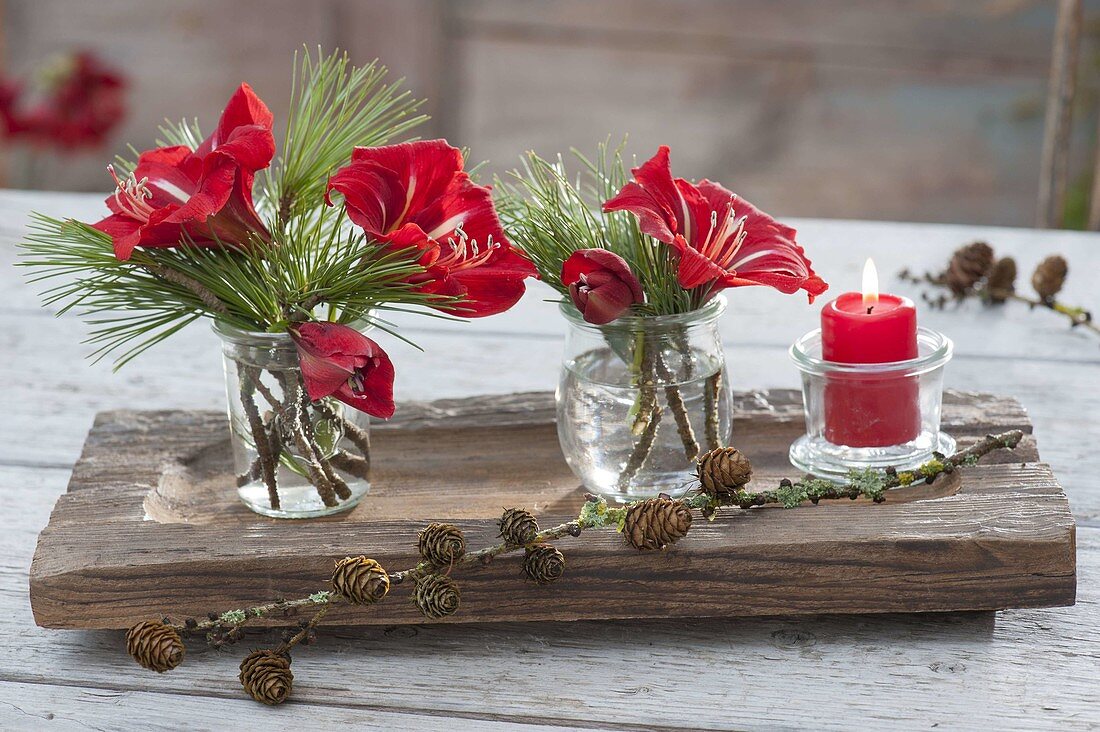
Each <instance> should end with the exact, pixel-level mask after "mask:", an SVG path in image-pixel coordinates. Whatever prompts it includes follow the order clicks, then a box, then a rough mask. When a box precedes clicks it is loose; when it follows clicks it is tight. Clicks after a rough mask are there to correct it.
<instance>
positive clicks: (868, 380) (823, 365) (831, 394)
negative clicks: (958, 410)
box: [790, 328, 955, 481]
mask: <svg viewBox="0 0 1100 732" xmlns="http://www.w3.org/2000/svg"><path fill="white" fill-rule="evenodd" d="M952 349H953V344H952V343H951V339H949V338H948V337H947V336H945V335H943V334H942V333H937V332H936V331H934V330H929V329H928V328H918V329H917V357H916V358H911V359H908V360H906V361H894V362H891V363H869V364H843V363H834V362H832V361H825V360H823V359H822V358H821V329H820V328H818V329H816V330H812V331H810V332H809V333H807V334H806V335H804V336H802V337H801V338H799V339H798V340H797V341H795V343H794V345H793V346H791V350H790V356H791V359H792V360H793V361H794V363H795V366H797V367H798V369H799V371H801V372H802V402H803V407H804V411H805V415H806V434H804V435H803V436H801V437H799V438H798V439H797V440H795V442H794V444H792V445H791V449H790V460H791V464H792V465H793V466H794V467H796V468H798V469H799V470H802V471H804V472H806V473H810V474H812V475H816V476H819V477H822V478H831V479H835V480H838V481H845V480H847V479H848V474H849V472H850V471H852V470H863V469H866V468H872V469H875V470H884V469H886V468H895V469H897V470H910V469H913V468H916V467H918V466H919V465H921V464H922V463H925V462H927V461H929V460H931V459H932V457H933V453H935V452H939V453H942V454H944V455H950V454H952V453H953V452H955V440H954V439H953V438H952V437H951V436H950V435H948V434H946V433H944V432H941V431H940V408H941V405H942V403H943V369H944V367H945V366H946V365H947V362H948V361H950V360H951V353H952ZM838 419H844V420H859V421H860V427H861V429H860V430H858V431H857V432H858V433H859V434H861V435H864V436H865V435H873V434H874V433H875V426H876V425H881V424H883V423H884V422H886V421H888V420H889V421H894V422H896V421H897V420H901V421H903V423H905V424H908V423H911V424H912V428H911V431H910V430H909V429H908V428H907V427H906V428H905V429H902V430H901V431H902V432H909V434H911V435H912V439H910V440H907V441H905V442H902V443H900V444H879V443H877V442H875V441H874V440H867V439H865V440H864V441H862V442H860V443H859V444H839V443H840V442H841V440H838V438H837V435H838V434H850V433H851V432H852V430H840V429H836V428H835V427H836V425H832V424H831V422H835V421H836V420H838ZM895 426H896V425H891V429H886V430H884V432H886V433H891V434H892V433H894V432H897V431H898V430H896V429H893V427H895Z"/></svg>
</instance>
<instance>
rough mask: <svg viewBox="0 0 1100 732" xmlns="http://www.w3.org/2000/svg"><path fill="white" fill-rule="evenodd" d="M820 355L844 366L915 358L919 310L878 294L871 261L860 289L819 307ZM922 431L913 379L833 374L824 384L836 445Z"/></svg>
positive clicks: (894, 441)
mask: <svg viewBox="0 0 1100 732" xmlns="http://www.w3.org/2000/svg"><path fill="white" fill-rule="evenodd" d="M821 356H822V358H824V359H825V360H826V361H832V362H834V363H843V364H871V363H888V362H892V361H904V360H907V359H910V358H916V357H917V309H916V306H914V305H913V301H912V300H910V299H909V298H907V297H898V296H897V295H888V294H880V293H879V291H878V273H877V272H876V271H875V264H874V262H872V261H871V260H870V259H868V260H867V264H866V265H865V266H864V268H863V292H846V293H844V294H843V295H841V296H840V297H838V298H837V299H835V300H833V301H832V302H830V303H828V304H827V305H826V306H825V307H824V308H823V309H822V311H821ZM919 434H920V390H919V384H918V383H917V380H916V379H915V378H898V377H896V376H895V377H883V376H879V377H876V376H874V375H870V374H868V375H863V374H834V375H833V376H831V377H830V379H829V381H828V382H827V383H826V385H825V439H826V440H828V441H829V442H831V443H833V444H834V445H847V446H849V447H884V446H887V445H898V444H901V443H904V442H909V441H910V440H913V439H916V437H917V436H918V435H919Z"/></svg>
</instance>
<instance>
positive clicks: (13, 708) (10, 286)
mask: <svg viewBox="0 0 1100 732" xmlns="http://www.w3.org/2000/svg"><path fill="white" fill-rule="evenodd" d="M32 209H36V210H40V211H45V212H49V213H52V214H55V215H66V216H73V217H76V218H83V219H85V220H93V219H95V218H98V216H99V213H100V211H101V210H102V199H101V197H99V196H87V195H74V194H54V193H38V192H12V191H7V192H0V261H2V263H3V265H4V266H3V267H0V292H3V293H4V298H3V300H2V302H0V344H2V347H3V354H4V358H3V359H2V360H0V383H3V384H4V387H5V390H4V394H5V396H4V398H3V400H2V402H3V405H4V408H3V412H2V415H3V416H2V417H0V728H2V729H5V730H7V729H35V730H37V729H52V728H64V729H68V728H84V727H91V728H96V729H100V728H110V729H118V728H126V729H130V728H134V729H179V728H181V727H187V728H189V729H207V728H210V729H228V728H233V727H244V728H250V727H260V726H262V727H264V728H266V729H272V730H273V729H298V730H301V729H314V728H331V727H334V726H335V725H337V724H340V723H351V724H353V725H355V727H357V728H363V729H374V728H378V729H395V728H417V729H440V730H454V729H490V730H495V729H500V730H504V729H514V728H517V727H519V726H521V725H522V727H523V728H531V729H540V728H541V729H555V730H560V729H574V728H600V729H603V728H610V729H635V728H651V729H669V730H672V729H685V728H700V729H730V728H751V729H776V728H805V727H809V728H816V729H844V730H849V729H853V728H854V729H890V730H896V729H928V728H933V727H938V728H941V729H970V728H985V729H998V730H1000V729H1021V730H1024V729H1026V730H1034V729H1094V728H1098V727H1100V693H1098V688H1100V686H1098V680H1100V636H1098V630H1100V628H1098V625H1100V607H1098V602H1100V586H1098V584H1097V580H1098V578H1100V478H1098V477H1097V476H1100V448H1098V447H1097V443H1098V442H1100V440H1098V439H1097V438H1100V339H1097V338H1095V337H1093V336H1092V335H1091V334H1089V333H1086V332H1083V331H1082V332H1070V331H1068V330H1067V329H1066V327H1065V325H1064V323H1063V321H1062V320H1061V319H1059V318H1058V317H1057V316H1055V315H1054V314H1052V313H1049V312H1029V311H1028V310H1027V308H1026V307H1023V306H1017V305H1015V304H1010V305H1008V306H1005V307H1003V308H998V309H996V310H983V309H982V308H981V307H979V306H978V305H977V304H976V303H968V304H966V305H964V306H962V307H960V308H958V309H955V308H949V309H948V310H947V311H945V312H930V311H928V310H927V309H924V312H922V314H921V322H922V323H923V324H924V325H927V326H930V327H933V328H937V329H940V330H943V331H945V332H946V333H947V334H948V335H950V336H951V337H952V338H954V340H955V344H956V355H955V359H954V361H953V362H952V363H951V364H950V365H949V367H948V371H947V385H948V386H949V387H951V388H955V389H965V390H974V391H990V392H996V393H1001V394H1009V395H1013V396H1016V397H1017V398H1019V399H1020V401H1021V402H1023V404H1024V406H1025V407H1026V408H1027V409H1028V410H1029V412H1030V413H1031V416H1032V418H1033V421H1034V424H1035V433H1036V436H1037V438H1038V442H1039V449H1040V452H1041V454H1042V456H1043V458H1044V459H1045V460H1046V461H1048V462H1049V463H1050V464H1051V465H1052V466H1053V468H1054V470H1055V473H1056V474H1057V475H1058V477H1059V478H1060V479H1061V482H1062V484H1063V486H1064V487H1065V490H1066V492H1067V493H1068V495H1069V499H1070V503H1071V505H1072V507H1073V510H1074V513H1075V516H1076V518H1077V521H1078V533H1077V539H1078V567H1079V575H1078V599H1077V605H1076V606H1075V607H1070V608H1060V609H1051V610H1026V611H1024V610H1020V611H1012V610H1010V611H1005V612H1000V613H996V614H989V613H972V614H966V613H953V614H944V615H880V616H851V617H836V616H823V617H814V618H799V619H784V618H773V619H753V620H743V619H739V618H722V619H708V620H690V621H662V622H637V621H631V622H583V623H562V624H553V623H536V624H518V623H517V624H506V625H449V626H446V625H445V626H427V625H425V626H415V627H392V628H387V627H380V628H368V629H357V630H354V631H351V630H344V631H333V630H330V629H324V630H323V632H322V633H321V636H320V638H321V639H320V642H319V643H318V645H317V646H312V647H309V648H305V649H302V650H301V651H300V652H298V653H296V654H295V659H294V668H295V671H296V672H297V674H298V677H299V680H298V683H296V685H295V690H294V696H293V699H292V701H291V702H288V703H287V704H286V705H284V706H282V707H278V708H266V707H262V706H260V705H258V704H256V703H255V702H252V701H251V700H249V699H247V698H246V697H245V696H244V694H243V693H242V691H241V690H240V688H239V686H238V684H237V682H236V679H235V676H236V672H237V664H238V662H239V656H240V655H241V650H242V649H241V648H240V647H238V648H236V649H233V651H232V652H228V653H222V652H218V651H214V650H210V649H207V648H203V647H199V648H196V649H194V650H193V652H192V653H191V654H190V655H189V656H188V662H187V663H185V664H184V665H183V666H181V667H180V668H178V669H177V670H175V671H173V672H172V673H170V674H165V675H161V676H158V675H154V674H151V673H149V672H147V671H145V670H144V669H141V668H139V667H138V666H137V665H136V664H134V663H132V662H131V661H130V660H129V659H128V658H127V657H126V656H125V653H124V650H123V646H122V637H121V634H120V633H115V632H75V631H47V630H43V629H40V628H37V627H36V626H35V625H34V622H33V620H32V617H31V611H30V606H29V602H28V598H27V570H28V567H29V565H30V561H31V555H32V553H33V550H34V544H35V538H36V536H37V534H38V532H39V531H40V530H41V529H42V527H43V526H45V524H46V521H47V518H48V517H49V513H50V509H51V507H52V506H53V503H54V501H55V500H56V498H57V497H58V495H59V494H60V493H62V492H63V491H64V490H65V486H66V483H67V481H68V478H69V472H70V468H71V465H72V463H73V462H74V461H75V459H76V457H77V455H78V454H79V451H80V447H81V444H82V442H83V439H84V435H85V434H86V432H87V430H88V428H89V426H90V425H91V422H92V417H93V415H94V414H95V413H96V412H97V411H99V410H103V409H112V408H120V407H128V408H150V409H154V408H190V407H198V408H215V409H218V408H222V405H223V400H224V393H223V384H222V373H221V357H220V353H219V349H218V344H217V341H216V339H215V337H214V336H213V334H212V333H211V332H210V331H209V330H208V329H207V328H205V327H202V326H193V327H191V328H190V329H188V330H186V331H184V332H183V333H181V334H179V335H178V336H177V337H175V338H173V339H172V340H170V341H168V342H167V343H165V344H163V345H161V346H159V347H158V348H157V349H154V351H152V352H150V353H148V354H146V355H145V356H143V357H141V358H140V359H138V360H137V361H136V362H134V363H132V364H131V365H129V366H128V367H126V368H125V369H123V370H122V371H121V372H119V373H112V372H111V368H110V365H109V364H102V363H101V364H97V365H90V364H89V363H88V362H87V361H86V360H84V358H83V356H84V354H85V353H86V352H87V350H88V349H87V347H86V346H83V345H81V343H80V341H81V340H82V337H83V335H84V332H85V331H84V326H83V325H82V324H81V323H80V322H79V320H78V319H77V318H76V317H73V316H65V317H63V318H60V319H54V318H52V317H51V315H50V313H48V312H47V311H45V310H43V309H41V308H40V307H39V305H38V300H37V296H36V292H35V289H34V288H33V287H30V286H28V285H26V284H25V283H24V282H22V281H21V280H22V274H23V273H22V272H21V271H19V270H16V269H15V268H14V267H12V266H11V264H12V263H13V262H14V261H15V260H16V258H17V256H16V250H15V242H17V241H18V240H19V239H20V238H21V236H22V234H23V227H24V225H25V222H26V216H27V212H28V211H30V210H32ZM794 223H795V224H796V225H797V226H798V228H799V230H800V237H799V239H800V241H801V242H803V243H804V245H805V246H806V247H807V249H808V250H809V252H810V254H811V256H812V257H813V259H814V263H815V266H816V268H817V270H818V272H819V273H820V274H822V275H823V276H824V277H825V278H826V279H827V280H828V281H830V282H831V283H832V284H833V286H834V291H835V292H839V291H843V290H848V289H857V288H858V284H859V273H860V269H861V267H862V264H863V259H864V258H865V257H866V256H867V255H868V254H872V255H874V257H875V259H876V261H877V263H878V265H879V269H880V272H882V273H883V288H884V290H889V291H894V292H900V293H904V294H910V295H914V296H916V295H917V294H918V293H917V291H915V290H914V289H913V288H912V287H911V286H908V285H903V284H900V283H899V282H898V281H897V280H896V279H894V278H893V277H892V273H893V272H896V271H898V270H899V269H900V268H901V267H902V266H904V265H908V266H911V267H913V268H914V269H918V270H922V271H923V270H924V269H926V268H935V267H938V266H940V264H941V263H942V262H944V261H946V258H947V256H948V254H949V253H950V252H951V251H952V249H953V248H954V247H956V246H958V245H959V244H962V243H964V242H967V241H969V240H972V239H975V238H983V239H986V240H988V241H989V242H991V243H992V244H993V245H994V247H995V248H996V249H997V250H998V251H999V252H1001V253H1004V254H1008V253H1011V254H1012V255H1014V256H1015V257H1016V258H1017V261H1018V262H1019V264H1020V268H1021V271H1022V272H1025V273H1027V272H1030V270H1031V268H1032V267H1033V266H1034V264H1035V263H1036V262H1038V261H1039V260H1040V259H1041V258H1042V257H1043V256H1046V255H1047V254H1051V253H1061V254H1063V255H1065V256H1066V257H1067V258H1068V260H1069V262H1070V265H1071V268H1070V269H1071V274H1070V278H1069V282H1068V285H1067V287H1066V290H1065V299H1066V301H1067V302H1071V303H1076V304H1081V305H1084V306H1087V307H1091V308H1092V309H1093V310H1094V311H1100V294H1098V290H1097V289H1096V287H1095V283H1094V281H1093V277H1095V274H1096V273H1097V272H1098V271H1100V235H1096V234H1082V233H1071V232H1040V231H1032V230H1023V229H1004V228H990V227H967V226H953V225H952V226H948V225H926V224H921V225H917V224H904V223H883V222H866V221H827V220H803V221H795V222H794ZM549 295H550V291H549V290H548V289H546V288H544V287H543V286H541V285H540V286H536V287H532V288H531V290H530V292H529V293H528V295H527V297H525V298H524V300H523V301H522V302H521V303H520V304H519V306H517V307H516V308H514V309H513V310H512V311H510V312H508V313H506V314H504V315H502V316H498V317H495V318H489V319H486V320H482V321H474V322H471V323H468V324H462V323H445V322H439V321H433V320H430V319H426V318H419V319H417V318H401V319H399V322H400V324H401V325H402V333H403V334H404V335H406V336H408V337H410V338H412V339H413V340H414V341H416V342H417V343H419V344H420V345H421V346H422V347H423V348H424V349H425V350H426V352H425V353H419V352H417V351H415V350H413V349H412V348H410V347H408V346H405V345H403V344H401V343H399V342H396V341H393V340H392V339H387V340H386V342H385V344H384V346H385V347H386V348H387V349H388V350H389V352H390V354H391V355H392V357H393V359H394V362H395V365H396V367H397V384H396V389H397V394H398V398H399V399H400V398H405V399H432V398H438V397H448V396H468V395H473V394H480V393H504V392H511V391H526V390H539V389H547V388H552V387H553V386H554V385H555V383H556V379H557V371H558V361H559V355H560V354H559V351H560V346H561V338H562V333H563V330H564V323H563V322H562V320H561V319H560V317H559V316H558V315H557V313H556V312H555V306H554V305H552V304H549V303H547V302H545V301H544V300H545V298H547V297H548V296H549ZM729 296H730V309H729V312H728V313H727V315H726V316H725V318H724V320H723V324H722V329H723V337H724V341H725V346H726V352H727V357H728V359H729V363H730V368H731V373H732V379H733V382H734V383H733V386H734V388H738V389H751V388H761V389H763V388H768V387H795V386H797V383H798V379H797V374H796V372H795V369H794V367H793V366H792V365H791V364H790V362H789V361H788V358H787V354H786V350H787V348H788V346H789V345H790V343H791V341H792V340H793V339H794V338H795V337H797V336H798V335H800V334H802V333H803V332H804V331H806V330H808V329H809V328H811V327H813V326H814V325H815V320H816V313H817V308H816V307H814V308H810V307H807V306H806V304H805V300H804V299H803V298H800V297H784V296H781V295H779V294H778V293H774V292H771V291H766V290H764V289H761V288H755V289H743V290H737V291H731V292H730V293H729ZM734 441H735V442H736V435H735V436H734ZM471 449H492V446H491V445H484V446H477V445H473V446H471ZM266 642H268V639H267V638H263V637H260V636H259V635H257V636H254V637H249V638H248V639H247V640H246V641H245V645H247V646H250V647H260V646H262V645H264V644H265V643H266Z"/></svg>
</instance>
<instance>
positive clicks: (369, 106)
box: [23, 54, 536, 516]
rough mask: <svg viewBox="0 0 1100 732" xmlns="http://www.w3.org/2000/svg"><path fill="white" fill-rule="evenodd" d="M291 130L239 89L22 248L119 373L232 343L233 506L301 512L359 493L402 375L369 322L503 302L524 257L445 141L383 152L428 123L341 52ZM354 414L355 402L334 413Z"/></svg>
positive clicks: (326, 62) (124, 163) (523, 272)
mask: <svg viewBox="0 0 1100 732" xmlns="http://www.w3.org/2000/svg"><path fill="white" fill-rule="evenodd" d="M295 74H296V79H295V85H294V89H295V94H294V98H293V100H292V112H291V115H290V118H289V120H288V123H287V132H286V137H285V139H284V140H283V143H282V146H281V149H279V150H277V146H276V142H275V137H274V135H273V132H272V127H273V122H274V119H273V115H272V113H271V111H270V110H269V109H268V108H267V106H266V105H265V104H264V103H263V101H262V100H261V99H260V98H259V97H258V96H257V95H256V93H255V92H254V91H253V90H252V88H251V87H249V86H248V84H242V85H241V86H240V87H239V88H238V89H237V90H236V91H235V92H234V94H233V96H232V97H231V98H230V99H229V102H228V103H227V104H226V106H225V110H224V111H223V113H222V115H221V118H220V119H219V120H218V124H217V126H216V127H215V128H214V130H213V131H212V132H210V133H209V134H207V135H203V134H202V133H201V132H200V130H199V128H198V127H197V124H192V123H186V122H184V123H180V124H176V125H168V126H166V127H164V128H162V130H161V132H162V136H163V139H162V140H161V141H158V146H157V147H156V148H154V149H152V150H146V151H145V152H142V153H141V154H140V155H138V157H137V159H136V160H119V161H117V163H115V164H112V165H108V166H107V169H108V171H109V173H110V176H111V178H112V180H113V183H114V186H115V190H114V192H113V193H112V194H111V195H110V196H108V198H107V207H108V209H109V212H108V214H107V215H106V216H104V218H102V219H101V220H99V221H96V222H92V223H83V222H78V221H73V220H58V219H53V218H50V217H47V216H36V218H35V220H34V223H33V225H32V232H31V234H30V236H29V237H28V240H27V241H26V242H25V244H24V245H23V248H24V250H25V254H26V259H25V261H24V262H23V264H25V265H27V266H30V267H32V268H34V270H35V274H34V276H33V278H32V279H33V280H35V281H42V280H56V281H57V283H58V284H56V285H55V286H53V287H52V288H51V289H49V290H47V291H46V303H47V304H60V305H61V306H62V307H63V309H66V310H67V309H70V308H77V309H79V310H81V311H83V312H84V313H86V314H88V316H89V318H88V321H89V323H90V324H91V326H92V333H91V337H90V341H91V342H92V343H93V344H95V345H96V346H97V350H96V351H95V354H94V355H96V356H97V357H102V356H104V355H107V354H115V355H117V357H118V364H119V365H121V364H123V363H125V362H126V361H128V360H129V359H131V358H133V357H134V356H136V355H137V354H139V353H140V352H142V351H143V350H144V349H146V348H148V347H150V346H152V345H154V344H156V343H159V342H160V341H162V340H164V339H165V338H167V337H169V336H171V335H172V334H173V333H175V332H177V331H178V330H180V329H181V328H182V327H184V326H185V325H187V324H188V323H191V322H193V321H195V320H197V319H200V318H207V319H210V320H212V321H213V323H214V326H215V330H216V331H217V333H218V334H219V336H221V338H222V340H223V342H224V352H225V355H226V373H227V379H228V382H227V384H228V388H229V396H230V400H229V401H230V417H231V429H232V435H233V439H234V448H235V449H234V453H235V456H236V458H237V467H238V469H239V471H240V475H239V477H238V485H239V489H240V493H241V496H242V498H243V499H244V500H245V502H246V503H248V504H249V505H250V506H251V507H252V508H253V509H254V510H258V511H260V512H263V513H268V514H270V515H276V516H305V515H317V514H322V513H326V512H330V511H331V510H334V509H341V508H346V507H348V506H350V505H353V504H354V502H355V501H356V500H357V499H358V497H360V496H361V495H362V494H363V493H365V492H366V490H367V487H368V482H367V478H368V471H369V467H370V461H369V460H370V456H369V439H368V437H367V432H366V416H365V415H373V416H375V417H380V418H388V417H389V416H391V415H392V414H393V412H394V402H393V380H394V369H393V365H392V363H391V362H390V359H389V357H388V356H387V354H386V352H385V350H383V348H382V347H381V345H380V344H379V343H378V342H377V341H376V340H375V339H374V337H372V335H373V333H372V335H368V334H367V333H368V332H371V331H373V330H378V331H382V332H389V333H392V329H391V327H390V326H389V325H388V324H387V323H386V321H385V320H383V319H382V318H381V317H380V314H381V313H384V312H385V311H387V310H406V309H408V308H413V309H420V310H422V311H425V312H430V311H437V312H442V313H445V314H447V315H450V316H456V317H483V316H487V315H492V314H494V313H499V312H502V311H504V310H507V309H508V308H510V307H511V306H512V305H514V304H515V303H516V301H517V300H519V298H520V297H521V296H522V294H523V291H524V279H525V278H527V277H532V276H535V275H536V271H535V268H534V266H533V265H532V264H531V263H530V262H529V261H528V260H527V259H525V258H524V257H523V256H522V255H521V254H519V253H518V252H517V251H516V250H514V249H513V248H512V247H511V246H510V244H509V242H508V239H507V237H506V236H505V234H504V231H503V230H502V228H501V224H500V220H499V219H498V217H497V214H496V211H495V209H494V207H493V201H492V197H491V193H490V190H489V188H488V187H487V186H483V185H479V184H478V183H477V182H476V181H474V180H473V179H472V178H471V177H470V175H469V174H468V173H467V172H466V171H465V170H464V159H463V155H462V153H461V152H460V151H459V150H458V149H456V148H454V147H452V146H450V145H449V144H448V143H447V142H446V141H444V140H429V141H413V142H403V143H399V144H387V143H389V141H390V140H392V139H394V138H397V137H399V136H401V135H403V134H405V133H406V132H408V131H409V130H410V129H412V128H413V127H415V126H416V125H417V124H419V123H420V122H421V121H423V120H424V117H422V116H414V112H415V109H416V107H417V106H418V102H415V101H413V100H412V99H410V98H409V96H408V94H407V93H403V92H400V91H399V88H398V85H397V84H386V83H384V76H385V69H384V68H382V67H379V66H377V65H375V64H371V65H368V66H366V67H362V68H357V67H353V66H351V65H350V64H349V62H348V60H347V57H346V56H338V55H333V56H330V57H322V56H320V55H319V56H318V57H317V58H316V59H314V58H312V57H310V56H309V55H308V54H307V55H306V56H305V58H304V61H303V63H302V64H300V65H298V64H296V71H295ZM345 406H347V407H351V408H353V409H350V410H348V409H345Z"/></svg>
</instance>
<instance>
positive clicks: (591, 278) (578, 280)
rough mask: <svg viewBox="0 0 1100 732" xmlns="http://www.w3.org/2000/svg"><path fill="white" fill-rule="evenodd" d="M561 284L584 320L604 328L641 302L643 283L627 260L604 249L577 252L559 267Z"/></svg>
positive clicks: (642, 298)
mask: <svg viewBox="0 0 1100 732" xmlns="http://www.w3.org/2000/svg"><path fill="white" fill-rule="evenodd" d="M561 282H562V284H563V285H566V286H567V287H568V288H569V297H571V298H572V299H573V304H574V305H576V306H577V310H580V311H581V315H582V316H583V317H584V319H585V320H586V321H588V322H589V323H592V324H594V325H604V324H605V323H610V322H611V321H612V320H615V319H616V318H618V317H619V316H620V315H622V314H623V313H625V312H626V311H627V310H629V309H630V306H631V305H633V304H634V303H636V302H644V301H645V295H643V293H642V283H641V282H639V281H638V278H637V277H636V276H635V275H634V273H633V272H631V271H630V265H628V264H627V263H626V260H625V259H623V258H622V257H620V256H619V255H618V254H615V253H614V252H609V251H607V250H606V249H578V250H577V251H575V252H573V253H572V254H571V255H569V259H567V260H565V262H564V263H563V264H562V266H561Z"/></svg>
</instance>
